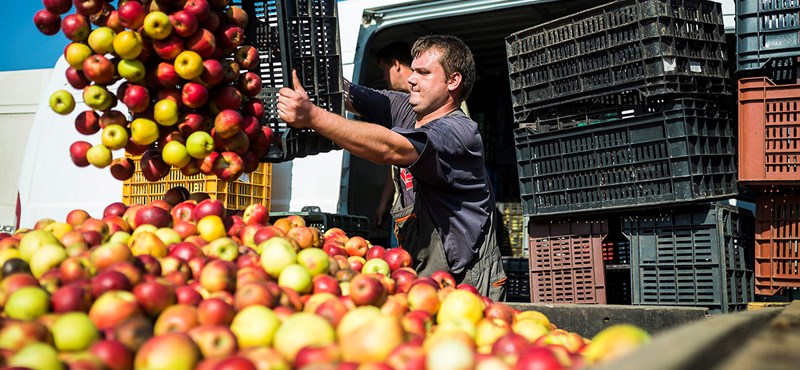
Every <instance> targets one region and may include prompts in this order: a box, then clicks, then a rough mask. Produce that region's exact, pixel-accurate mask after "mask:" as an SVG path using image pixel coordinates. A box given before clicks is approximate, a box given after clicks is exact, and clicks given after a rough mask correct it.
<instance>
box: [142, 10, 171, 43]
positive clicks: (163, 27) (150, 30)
mask: <svg viewBox="0 0 800 370" xmlns="http://www.w3.org/2000/svg"><path fill="white" fill-rule="evenodd" d="M171 32H172V23H170V21H169V16H168V15H167V14H166V13H164V12H159V11H155V12H150V13H148V14H147V16H145V17H144V34H145V35H147V37H149V38H151V39H153V40H162V39H165V38H167V36H169V34H170V33H171Z"/></svg>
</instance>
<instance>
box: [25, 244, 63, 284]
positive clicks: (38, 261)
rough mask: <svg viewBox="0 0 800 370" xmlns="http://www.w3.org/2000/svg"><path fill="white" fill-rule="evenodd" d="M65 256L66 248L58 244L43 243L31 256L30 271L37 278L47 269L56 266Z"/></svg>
mask: <svg viewBox="0 0 800 370" xmlns="http://www.w3.org/2000/svg"><path fill="white" fill-rule="evenodd" d="M67 257H68V256H67V250H66V249H64V247H62V246H60V245H58V244H47V245H43V246H42V247H41V248H39V249H37V250H36V252H35V253H33V256H32V257H31V262H30V267H31V273H33V276H34V277H36V278H37V279H38V278H40V277H42V274H44V273H45V272H47V270H50V269H51V268H53V267H58V265H60V264H61V262H63V261H64V260H65V259H67Z"/></svg>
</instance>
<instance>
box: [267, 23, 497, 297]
mask: <svg viewBox="0 0 800 370" xmlns="http://www.w3.org/2000/svg"><path fill="white" fill-rule="evenodd" d="M411 53H412V55H413V56H414V60H413V62H412V64H411V69H412V71H413V73H412V75H411V77H410V78H409V80H408V82H409V84H410V87H411V91H410V93H408V94H405V93H399V92H390V91H376V90H372V89H368V88H364V87H361V86H355V85H350V84H346V86H347V88H346V92H347V94H346V96H347V99H346V102H347V106H348V109H349V110H351V111H353V112H356V113H358V114H360V115H361V116H363V117H365V118H366V119H367V120H369V121H372V122H375V123H377V125H376V124H368V123H364V122H359V121H350V120H346V119H344V118H343V117H341V116H338V115H335V114H333V113H330V112H327V111H325V110H323V109H320V108H318V107H316V106H314V105H313V104H312V103H311V102H310V101H309V99H308V95H307V94H306V93H305V91H304V90H303V88H302V86H301V85H300V83H299V82H298V81H297V79H296V76H295V84H294V85H295V88H294V89H290V88H283V89H281V91H280V96H279V98H278V114H279V116H280V117H281V119H283V120H284V121H285V122H287V123H288V124H289V125H291V126H293V127H308V128H312V129H314V130H316V131H317V133H319V134H321V135H323V136H325V137H327V138H329V139H331V140H333V141H334V142H335V143H337V144H338V145H340V146H341V147H342V148H344V149H347V150H348V151H350V152H351V153H353V154H355V155H357V156H359V157H362V158H365V159H367V160H370V161H373V162H376V163H386V164H392V165H394V166H395V168H396V169H397V170H396V171H395V174H394V175H395V176H394V178H395V185H396V188H397V189H398V192H400V194H401V196H399V197H398V199H397V201H396V202H395V204H394V206H393V207H392V216H393V217H394V219H395V222H396V227H395V234H396V235H397V237H398V241H399V243H400V246H401V247H403V248H405V249H407V250H408V251H409V252H410V253H411V255H412V256H413V257H414V260H415V261H414V265H415V266H414V267H415V269H416V270H417V272H418V273H419V274H420V275H421V276H427V275H431V274H432V273H433V272H435V271H437V270H447V271H450V272H451V273H452V274H453V275H454V276H455V277H456V280H457V281H458V282H464V283H468V284H471V285H474V286H475V287H476V288H478V290H479V291H480V292H481V293H482V294H484V295H486V296H488V297H489V298H492V299H493V300H500V299H502V298H503V295H504V291H505V289H504V285H503V284H504V282H505V273H504V271H503V268H502V262H501V259H500V250H499V248H498V246H497V242H496V232H495V227H496V225H495V217H494V210H495V201H494V196H493V194H492V190H491V186H490V184H489V181H488V178H487V176H486V171H485V168H484V159H483V143H482V141H481V137H480V135H479V133H478V127H477V124H476V123H475V122H474V121H472V120H471V119H469V118H468V117H466V116H465V115H464V114H463V113H462V112H461V111H460V110H459V106H460V105H461V102H463V101H464V100H465V99H466V98H467V96H469V93H470V91H471V90H472V86H473V84H474V80H475V64H474V61H473V59H472V54H471V53H470V51H469V49H468V48H467V46H466V45H464V43H463V42H462V41H461V40H459V39H457V38H455V37H452V36H424V37H422V38H420V39H419V40H417V42H416V43H415V44H414V46H413V47H412V50H411Z"/></svg>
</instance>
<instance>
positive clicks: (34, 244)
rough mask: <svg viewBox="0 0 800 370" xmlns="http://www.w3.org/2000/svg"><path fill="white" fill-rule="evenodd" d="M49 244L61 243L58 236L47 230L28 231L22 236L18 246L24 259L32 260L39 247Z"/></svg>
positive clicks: (26, 260)
mask: <svg viewBox="0 0 800 370" xmlns="http://www.w3.org/2000/svg"><path fill="white" fill-rule="evenodd" d="M47 244H56V245H61V243H60V242H59V241H58V238H56V237H55V236H54V235H53V233H51V232H49V231H47V230H31V231H28V232H27V233H25V234H24V235H23V236H22V239H20V241H19V245H18V246H17V249H18V250H19V256H20V258H22V260H23V261H25V262H30V261H31V257H33V254H34V253H36V251H37V250H38V249H39V248H41V247H42V246H44V245H47Z"/></svg>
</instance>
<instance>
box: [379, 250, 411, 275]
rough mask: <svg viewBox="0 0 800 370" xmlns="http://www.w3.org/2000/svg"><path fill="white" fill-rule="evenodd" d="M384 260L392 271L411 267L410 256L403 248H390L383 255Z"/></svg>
mask: <svg viewBox="0 0 800 370" xmlns="http://www.w3.org/2000/svg"><path fill="white" fill-rule="evenodd" d="M383 259H384V260H386V263H388V264H389V268H391V269H392V271H397V270H398V269H400V268H401V267H412V262H413V261H412V259H411V254H410V253H408V251H406V250H405V249H403V248H390V249H388V250H387V251H386V254H385V255H384V258H383Z"/></svg>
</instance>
